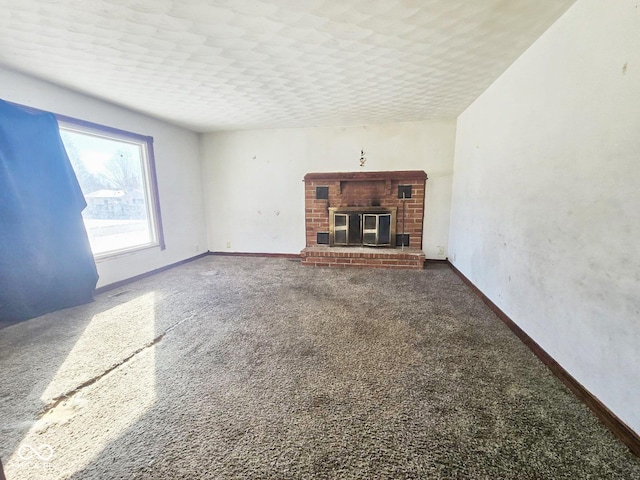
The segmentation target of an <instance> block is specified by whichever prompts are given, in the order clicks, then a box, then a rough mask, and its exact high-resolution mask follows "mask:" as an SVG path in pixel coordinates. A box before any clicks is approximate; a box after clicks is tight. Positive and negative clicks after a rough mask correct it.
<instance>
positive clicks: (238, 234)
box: [202, 120, 455, 258]
mask: <svg viewBox="0 0 640 480" xmlns="http://www.w3.org/2000/svg"><path fill="white" fill-rule="evenodd" d="M202 142H203V148H202V151H203V172H204V182H205V204H206V214H207V220H208V238H209V243H208V245H209V250H211V251H233V252H267V253H295V254H297V253H299V252H300V250H302V249H303V248H304V246H305V226H304V184H303V177H304V175H305V174H307V173H310V172H333V171H337V172H350V171H378V170H424V171H426V172H427V174H428V176H429V180H427V187H426V200H425V225H424V240H423V249H424V251H425V253H426V254H427V258H445V257H446V245H447V242H448V234H449V231H448V230H449V204H450V196H451V173H452V164H453V148H454V142H455V121H454V120H440V121H424V122H409V123H398V124H390V125H375V126H363V127H330V128H298V129H274V130H254V131H239V132H219V133H211V134H207V135H203V138H202ZM360 149H364V151H365V156H366V158H367V162H366V165H365V167H364V168H361V167H360V162H359V158H360ZM227 242H229V245H230V247H227V245H228V243H227ZM438 246H441V247H442V248H443V249H444V251H443V253H442V254H441V255H438V249H437V247H438Z"/></svg>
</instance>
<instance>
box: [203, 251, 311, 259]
mask: <svg viewBox="0 0 640 480" xmlns="http://www.w3.org/2000/svg"><path fill="white" fill-rule="evenodd" d="M209 255H218V256H221V257H270V258H292V259H296V260H300V254H299V253H258V252H255V253H254V252H209Z"/></svg>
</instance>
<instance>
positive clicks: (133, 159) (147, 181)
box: [58, 117, 164, 259]
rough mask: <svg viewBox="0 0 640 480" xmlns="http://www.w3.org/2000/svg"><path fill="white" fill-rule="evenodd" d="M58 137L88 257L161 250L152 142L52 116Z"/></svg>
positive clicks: (145, 138)
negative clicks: (78, 194) (74, 185)
mask: <svg viewBox="0 0 640 480" xmlns="http://www.w3.org/2000/svg"><path fill="white" fill-rule="evenodd" d="M58 123H59V125H60V135H61V137H62V141H63V143H64V146H65V148H66V150H67V154H68V156H69V160H71V165H72V166H73V169H74V170H75V173H76V177H77V178H78V182H79V183H80V187H81V188H82V192H83V194H84V197H85V200H86V202H87V208H85V209H84V211H83V212H82V217H83V219H84V224H85V227H86V229H87V234H88V236H89V242H90V244H91V249H92V251H93V255H94V257H96V259H98V258H104V257H108V256H112V255H117V254H120V253H125V252H129V251H132V250H138V249H141V248H148V247H155V246H159V247H160V248H164V245H163V240H162V228H161V221H160V210H159V205H158V197H157V189H156V182H155V170H154V165H153V143H152V142H153V139H152V138H150V137H144V136H141V135H136V134H133V133H128V132H123V131H120V130H114V129H110V128H107V127H101V126H99V125H94V124H86V123H84V122H78V121H72V120H70V119H67V118H64V119H61V118H60V117H59V118H58Z"/></svg>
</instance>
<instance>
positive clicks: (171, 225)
mask: <svg viewBox="0 0 640 480" xmlns="http://www.w3.org/2000/svg"><path fill="white" fill-rule="evenodd" d="M0 98H2V99H4V100H8V101H12V102H16V103H20V104H23V105H28V106H31V107H35V108H39V109H42V110H48V111H52V112H55V113H59V114H63V115H67V116H71V117H75V118H79V119H81V120H86V121H90V122H94V123H99V124H102V125H106V126H109V127H114V128H119V129H121V130H127V131H130V132H134V133H139V134H141V135H147V136H152V137H153V139H154V153H155V160H156V173H157V179H158V190H159V194H160V209H161V213H162V222H163V226H164V237H165V242H166V247H167V248H166V250H164V251H160V249H159V248H154V249H148V250H144V251H140V252H137V253H133V254H129V255H125V256H121V257H118V258H114V259H110V260H102V261H100V262H98V273H99V274H100V280H99V282H98V286H103V285H108V284H110V283H114V282H117V281H119V280H123V279H126V278H130V277H133V276H135V275H138V274H141V273H145V272H148V271H151V270H154V269H156V268H159V267H162V266H165V265H169V264H171V263H175V262H177V261H180V260H183V259H186V258H189V257H193V256H195V255H197V254H198V253H201V252H203V251H206V233H205V227H204V207H203V200H202V183H201V174H200V162H199V144H198V136H197V134H195V133H193V132H190V131H188V130H184V129H182V128H179V127H175V126H172V125H169V124H167V123H164V122H161V121H159V120H155V119H152V118H150V117H146V116H144V115H140V114H137V113H134V112H131V111H129V110H126V109H123V108H119V107H116V106H114V105H112V104H109V103H105V102H101V101H99V100H96V99H94V98H90V97H87V96H84V95H81V94H78V93H75V92H72V91H70V90H66V89H64V88H60V87H57V86H54V85H52V84H49V83H46V82H42V81H40V80H36V79H34V78H32V77H28V76H25V75H21V74H18V73H16V72H13V71H9V70H4V69H0ZM196 245H197V248H196Z"/></svg>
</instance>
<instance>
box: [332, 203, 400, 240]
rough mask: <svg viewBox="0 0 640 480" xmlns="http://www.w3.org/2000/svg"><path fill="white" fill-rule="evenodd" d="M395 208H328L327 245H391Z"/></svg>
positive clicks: (394, 232)
mask: <svg viewBox="0 0 640 480" xmlns="http://www.w3.org/2000/svg"><path fill="white" fill-rule="evenodd" d="M396 211H397V209H396V208H392V209H381V208H380V207H370V208H366V207H329V245H330V246H349V245H352V246H353V245H355V246H367V247H391V246H395V242H394V240H395V238H396Z"/></svg>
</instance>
